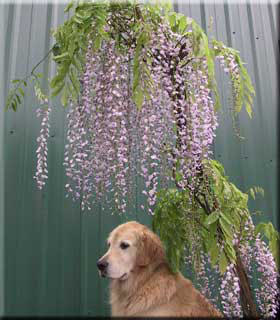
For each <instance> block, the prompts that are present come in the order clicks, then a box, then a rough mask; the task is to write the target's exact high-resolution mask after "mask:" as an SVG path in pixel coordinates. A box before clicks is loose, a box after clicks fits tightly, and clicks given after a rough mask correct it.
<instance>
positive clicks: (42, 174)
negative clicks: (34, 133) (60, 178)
mask: <svg viewBox="0 0 280 320" xmlns="http://www.w3.org/2000/svg"><path fill="white" fill-rule="evenodd" d="M36 116H37V117H38V118H39V117H40V118H42V121H41V130H40V135H39V137H38V138H37V143H38V148H37V150H36V154H37V167H36V173H35V176H34V179H35V180H36V182H37V186H38V188H39V189H42V188H43V187H44V185H45V184H46V180H47V179H48V169H47V155H48V138H49V135H50V123H49V119H50V108H49V107H42V108H39V109H37V110H36Z"/></svg>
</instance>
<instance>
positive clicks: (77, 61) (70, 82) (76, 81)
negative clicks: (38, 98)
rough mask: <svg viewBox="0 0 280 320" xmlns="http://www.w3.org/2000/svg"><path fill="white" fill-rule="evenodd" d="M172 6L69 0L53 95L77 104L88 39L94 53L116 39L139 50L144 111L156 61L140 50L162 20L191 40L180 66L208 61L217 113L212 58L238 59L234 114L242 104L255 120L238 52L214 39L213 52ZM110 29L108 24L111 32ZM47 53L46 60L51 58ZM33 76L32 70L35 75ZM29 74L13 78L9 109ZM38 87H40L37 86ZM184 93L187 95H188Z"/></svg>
mask: <svg viewBox="0 0 280 320" xmlns="http://www.w3.org/2000/svg"><path fill="white" fill-rule="evenodd" d="M171 7H172V6H171V3H170V2H168V1H167V2H161V3H159V2H156V3H152V4H149V3H145V4H142V3H137V2H136V1H126V2H115V1H105V0H104V1H70V2H69V4H68V5H67V6H66V8H65V10H64V11H65V12H71V15H70V18H69V19H68V20H66V21H65V22H64V24H62V25H60V26H59V27H58V28H57V29H56V30H54V31H53V36H54V38H55V45H54V46H53V48H51V50H50V51H49V53H52V54H53V57H52V58H53V60H54V62H55V63H56V65H57V70H56V75H55V76H54V77H53V78H52V79H51V81H50V83H49V86H50V89H51V97H55V96H57V95H61V103H62V105H63V106H66V105H67V103H68V100H69V98H71V99H73V100H74V101H77V99H78V97H79V94H80V90H81V85H80V77H81V75H82V73H83V70H84V65H85V54H86V51H87V44H88V41H89V40H92V42H93V50H99V49H100V48H101V44H102V42H103V41H106V40H108V39H114V40H116V41H117V46H118V48H119V50H124V51H125V50H127V48H129V47H131V46H132V45H134V46H135V47H136V50H135V54H134V57H133V84H132V90H133V99H134V101H135V104H136V106H137V107H138V108H141V106H142V104H143V102H144V100H145V99H149V98H150V93H151V90H155V88H153V81H152V79H151V75H150V72H149V67H148V65H149V64H151V63H152V60H153V57H152V56H150V55H149V53H147V54H146V55H145V56H143V54H142V53H143V52H142V49H143V48H144V47H148V43H149V34H150V32H151V30H152V29H153V28H154V29H156V28H157V25H158V24H159V23H160V22H162V21H163V20H167V21H168V22H169V24H170V26H171V29H172V30H173V31H174V32H177V33H179V34H181V35H182V38H183V37H188V38H189V39H191V41H192V44H193V49H194V50H193V56H192V57H188V58H186V59H184V58H183V59H182V61H181V62H180V63H182V64H183V63H188V60H187V59H192V58H196V59H198V63H197V66H198V68H199V65H200V63H201V62H202V60H203V59H206V61H207V66H208V74H209V88H210V89H211V90H212V92H213V94H214V97H215V109H216V110H218V109H219V108H220V98H219V94H218V90H217V84H216V79H215V71H214V59H215V57H216V56H217V55H221V54H222V55H223V54H232V55H234V57H235V61H236V63H237V64H238V66H239V68H240V74H241V77H240V81H236V79H233V78H232V82H233V83H232V85H233V88H234V104H235V112H236V113H237V112H239V111H240V110H241V108H242V105H245V108H246V110H247V112H248V114H249V115H250V116H251V114H252V101H253V100H252V95H253V94H254V88H253V87H252V84H251V80H250V78H249V76H248V73H247V71H246V69H245V68H244V66H243V65H244V64H243V62H242V61H241V59H240V56H239V54H238V51H236V50H234V49H232V48H228V47H226V46H225V45H224V44H223V43H222V42H219V41H216V40H213V41H212V45H213V48H211V47H210V46H209V41H208V38H207V36H206V34H205V32H204V31H203V30H202V28H201V27H200V26H199V25H198V24H197V23H196V22H195V21H194V20H193V19H191V18H188V17H186V16H184V15H183V14H181V13H176V12H173V11H172V10H171ZM105 26H107V29H106V28H105ZM108 26H110V28H109V29H108ZM128 29H130V30H131V31H133V36H132V37H131V38H126V37H125V35H124V34H125V31H126V30H128ZM49 53H48V54H47V55H46V57H45V58H47V57H48V56H49ZM45 58H43V59H42V60H41V61H40V62H39V64H40V63H41V62H43V61H44V60H45ZM39 64H37V65H36V67H35V68H37V66H38V65H39ZM35 68H33V70H34V69H35ZM32 73H33V71H32V72H31V75H32ZM31 75H30V76H31ZM30 76H27V77H26V78H24V79H15V81H16V83H15V86H14V88H12V89H11V90H10V92H9V94H8V97H7V102H6V108H7V109H8V108H12V109H13V110H14V111H16V110H17V107H18V105H19V104H21V103H22V98H23V97H24V87H25V86H26V81H27V79H28V78H29V77H30ZM34 86H36V87H37V88H38V84H37V83H36V84H35V85H34ZM37 91H38V90H37ZM186 94H188V93H187V92H186Z"/></svg>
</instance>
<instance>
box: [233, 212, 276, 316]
mask: <svg viewBox="0 0 280 320" xmlns="http://www.w3.org/2000/svg"><path fill="white" fill-rule="evenodd" d="M244 231H245V235H244V236H243V237H241V238H240V239H239V241H240V247H239V252H240V256H241V259H242V262H243V264H244V266H245V268H246V271H247V276H248V278H249V279H250V280H251V281H253V279H257V280H258V282H259V285H258V286H257V287H256V288H255V290H254V291H255V297H256V301H257V303H258V306H259V309H260V310H259V311H260V313H261V315H262V316H263V317H275V315H276V313H277V309H278V306H279V301H277V294H278V293H279V289H278V288H277V276H278V272H277V267H276V264H275V260H274V259H273V256H272V254H271V252H270V250H269V248H268V246H267V244H266V243H265V242H264V241H262V240H261V238H260V234H257V235H256V236H255V227H254V224H253V221H252V218H251V217H249V218H248V220H247V221H246V222H245V226H244Z"/></svg>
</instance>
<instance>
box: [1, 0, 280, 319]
mask: <svg viewBox="0 0 280 320" xmlns="http://www.w3.org/2000/svg"><path fill="white" fill-rule="evenodd" d="M176 6H177V9H178V10H179V11H180V12H183V13H185V14H186V15H188V16H191V17H193V18H195V19H196V20H197V21H198V22H199V23H200V24H201V25H202V27H203V28H204V29H205V30H207V31H208V35H210V36H211V35H214V36H215V37H216V38H217V39H218V40H222V41H224V42H225V43H226V44H228V45H231V46H233V47H235V48H237V49H238V50H240V52H241V56H242V58H243V59H244V60H245V61H246V62H247V63H248V64H247V67H248V69H249V72H250V75H251V76H252V79H253V83H254V86H255V88H256V91H257V96H256V99H255V103H254V106H255V108H254V117H253V119H252V120H249V119H248V116H247V115H246V114H245V112H242V113H241V115H240V117H239V121H238V124H239V127H240V131H241V134H242V135H243V136H245V137H246V140H245V141H242V142H240V141H239V140H238V139H237V138H235V137H234V136H233V131H232V126H231V120H230V115H229V112H228V111H227V110H228V108H227V106H228V105H229V102H228V89H227V87H228V86H227V85H228V79H227V78H226V77H225V76H224V75H223V74H222V73H221V72H220V71H218V73H217V77H218V80H219V87H220V93H221V98H222V102H223V105H225V106H226V108H224V111H223V113H222V114H221V115H220V127H219V129H218V134H217V139H216V143H215V146H214V151H215V157H216V158H217V159H218V160H220V161H221V162H222V163H223V164H224V165H225V168H226V172H227V174H228V175H229V176H230V177H231V179H232V181H233V182H234V183H236V184H237V185H238V186H239V187H240V188H241V189H242V190H247V189H248V188H249V187H250V186H252V185H260V186H262V187H263V188H264V189H265V198H264V199H258V200H257V201H256V202H255V203H252V205H251V208H252V209H258V210H262V211H263V212H265V213H266V214H267V217H268V218H269V219H270V220H272V221H273V223H274V225H277V222H278V221H277V205H278V202H277V171H276V169H277V166H278V162H277V161H278V159H277V158H276V155H277V145H276V143H277V142H276V141H277V135H276V131H277V126H276V118H277V117H276V106H277V103H276V99H277V94H278V93H277V86H276V80H277V79H276V78H277V76H276V71H277V68H276V66H277V59H278V47H277V45H276V42H277V40H278V39H277V36H278V34H277V28H276V23H277V21H276V5H275V4H274V3H270V2H268V3H266V4H256V3H248V4H245V3H235V4H228V3H226V2H225V3H221V2H220V1H217V2H215V1H213V2H212V3H208V2H207V3H206V4H204V3H203V2H188V1H183V2H179V3H177V5H176ZM63 8H64V6H63V5H61V4H58V3H55V2H53V3H46V2H45V3H41V4H36V3H35V2H34V3H32V2H30V3H26V4H24V3H19V2H17V3H16V4H13V3H12V2H10V3H8V4H1V3H0V30H1V31H0V32H1V34H0V75H1V78H0V81H1V85H0V95H1V100H0V101H1V102H2V104H1V110H0V117H1V118H0V237H1V239H0V301H1V302H0V314H3V313H4V314H5V315H33V316H34V315H72V316H74V315H106V314H109V306H108V296H107V293H108V292H107V289H106V288H107V286H108V282H107V281H106V280H103V279H99V278H98V275H97V270H96V260H97V258H98V257H99V256H101V254H102V253H103V252H104V250H105V245H104V241H105V238H106V237H107V235H108V232H109V231H111V230H112V229H113V228H114V227H115V226H117V225H118V224H119V223H121V222H123V221H126V220H127V219H137V220H139V221H141V222H143V223H145V224H147V225H150V219H149V217H148V216H144V215H143V214H142V215H140V216H139V212H140V211H139V210H138V208H139V203H140V202H141V195H140V192H139V193H137V203H136V204H135V207H134V208H131V209H130V210H129V212H130V213H129V214H128V215H127V217H121V216H117V215H115V216H112V215H111V213H110V212H106V210H105V212H102V211H101V208H96V209H95V210H93V211H92V212H85V213H82V212H81V210H80V207H79V204H73V203H72V202H71V201H70V200H67V199H65V197H64V184H65V182H66V178H65V175H64V170H63V166H62V158H63V147H64V142H65V111H64V110H63V108H62V107H61V106H60V104H59V102H54V103H53V104H52V109H53V111H52V113H51V137H50V141H49V172H50V175H49V182H48V185H47V188H46V189H45V190H44V191H42V192H41V191H39V190H37V188H36V186H35V183H34V180H33V179H32V176H33V174H34V170H35V160H36V159H35V150H36V149H35V148H36V137H37V135H38V133H39V123H38V121H37V119H36V117H35V113H34V110H35V109H36V107H37V105H36V102H35V99H34V96H33V93H32V91H31V90H30V91H29V92H28V94H27V95H26V99H25V101H24V106H23V107H22V108H20V110H19V111H18V112H17V113H13V112H7V113H5V114H4V113H3V101H4V98H5V96H6V93H7V90H8V88H9V81H10V80H11V79H13V78H15V77H22V76H24V75H25V74H26V73H27V71H30V69H31V67H32V66H33V65H34V64H35V63H36V62H38V61H39V60H40V58H41V57H42V56H43V55H44V53H46V52H47V50H48V48H50V46H51V44H52V43H51V41H52V40H51V38H50V33H49V30H50V28H53V27H55V26H57V25H58V24H61V23H62V22H63V20H64V19H65V18H67V17H65V15H64V13H63ZM210 17H213V30H212V31H210V30H209V28H208V26H209V24H210ZM2 25H3V26H2ZM41 71H43V72H49V75H50V76H53V74H54V68H53V65H51V66H50V67H49V66H48V65H47V64H46V63H45V64H44V65H43V66H42V70H41ZM4 122H5V123H4ZM3 123H4V125H3ZM4 169H5V171H4ZM3 171H4V173H3ZM136 179H137V178H136ZM135 183H136V184H137V180H136V181H135ZM137 212H138V215H137ZM262 219H265V218H264V217H263V218H262ZM4 231H5V232H4ZM4 237H5V238H4ZM3 238H4V240H5V246H4V248H3V247H2V246H3V241H1V240H2V239H3ZM3 258H4V259H3ZM2 269H4V274H3V272H1V271H2ZM4 298H5V299H4ZM1 299H2V300H1Z"/></svg>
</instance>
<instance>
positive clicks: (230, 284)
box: [220, 264, 243, 318]
mask: <svg viewBox="0 0 280 320" xmlns="http://www.w3.org/2000/svg"><path fill="white" fill-rule="evenodd" d="M220 294H221V298H222V305H223V313H224V315H225V316H226V317H238V318H241V317H242V316H243V312H242V309H241V304H240V284H239V278H238V277H237V275H236V272H235V266H234V264H230V265H228V266H227V270H226V272H225V274H224V276H223V280H222V284H221V291H220Z"/></svg>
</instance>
